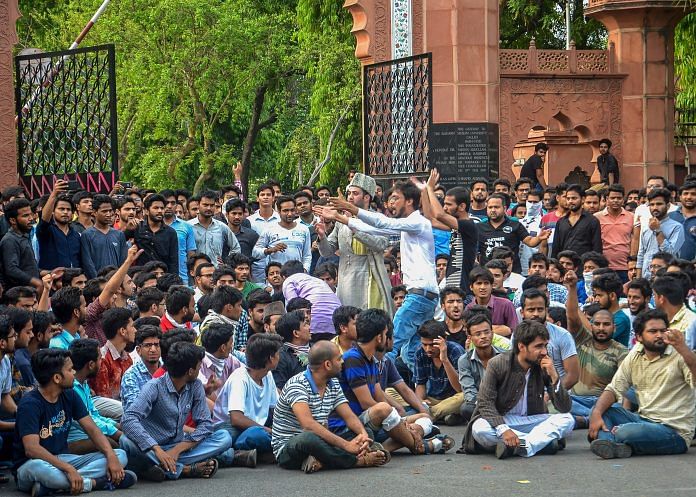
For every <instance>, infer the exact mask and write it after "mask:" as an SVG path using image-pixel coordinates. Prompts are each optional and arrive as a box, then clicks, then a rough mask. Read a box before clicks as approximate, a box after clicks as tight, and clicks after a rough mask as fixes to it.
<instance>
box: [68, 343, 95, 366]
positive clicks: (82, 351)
mask: <svg viewBox="0 0 696 497" xmlns="http://www.w3.org/2000/svg"><path fill="white" fill-rule="evenodd" d="M100 353H101V352H100V351H99V342H97V341H96V340H93V339H92V338H78V339H76V340H73V341H72V342H71V343H70V357H71V358H72V362H73V368H74V369H75V371H79V370H81V369H82V368H84V367H85V366H86V365H87V364H89V363H90V362H91V361H94V362H97V360H99V354H100Z"/></svg>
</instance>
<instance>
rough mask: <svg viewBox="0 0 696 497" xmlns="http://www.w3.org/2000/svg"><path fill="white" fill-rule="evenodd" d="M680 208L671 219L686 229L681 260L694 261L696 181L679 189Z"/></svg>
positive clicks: (689, 182) (672, 213) (695, 256)
mask: <svg viewBox="0 0 696 497" xmlns="http://www.w3.org/2000/svg"><path fill="white" fill-rule="evenodd" d="M679 201H680V203H681V205H680V206H679V208H678V209H677V210H676V211H674V212H670V214H669V217H671V218H672V219H674V220H675V221H677V222H678V223H681V225H682V227H683V228H684V244H683V245H682V247H681V250H680V251H679V258H680V259H686V260H687V261H692V260H694V258H696V181H687V182H686V183H684V185H682V187H681V188H680V189H679Z"/></svg>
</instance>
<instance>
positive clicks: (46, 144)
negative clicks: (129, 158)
mask: <svg viewBox="0 0 696 497" xmlns="http://www.w3.org/2000/svg"><path fill="white" fill-rule="evenodd" d="M15 74H16V78H17V84H16V88H15V92H16V95H15V96H16V99H15V101H16V102H17V116H18V122H17V141H18V150H17V152H18V154H17V155H18V164H17V167H18V172H19V178H20V181H21V183H22V184H23V185H24V187H25V188H26V190H27V193H28V194H29V195H30V196H31V197H32V198H34V197H37V196H40V195H44V194H45V193H48V192H49V191H50V190H51V189H52V187H53V182H54V179H55V178H63V179H71V180H77V181H78V182H79V183H80V184H81V186H82V188H84V189H85V190H88V191H93V192H97V191H101V192H108V191H110V190H111V189H112V187H113V184H114V182H115V181H116V178H117V158H118V150H117V143H118V142H117V134H116V79H115V58H114V46H113V45H103V46H97V47H88V48H79V49H76V50H66V51H61V52H50V53H40V54H34V55H22V56H17V57H15Z"/></svg>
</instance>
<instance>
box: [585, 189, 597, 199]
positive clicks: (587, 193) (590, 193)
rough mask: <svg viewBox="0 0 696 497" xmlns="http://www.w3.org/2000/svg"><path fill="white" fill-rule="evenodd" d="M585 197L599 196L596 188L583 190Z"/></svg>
mask: <svg viewBox="0 0 696 497" xmlns="http://www.w3.org/2000/svg"><path fill="white" fill-rule="evenodd" d="M585 197H599V192H598V191H596V190H591V189H588V190H585Z"/></svg>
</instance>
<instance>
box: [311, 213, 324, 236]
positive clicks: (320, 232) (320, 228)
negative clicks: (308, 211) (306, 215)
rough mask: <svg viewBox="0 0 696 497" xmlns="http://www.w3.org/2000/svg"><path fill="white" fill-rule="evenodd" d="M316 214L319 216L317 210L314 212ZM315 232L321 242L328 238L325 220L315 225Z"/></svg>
mask: <svg viewBox="0 0 696 497" xmlns="http://www.w3.org/2000/svg"><path fill="white" fill-rule="evenodd" d="M314 213H315V214H317V212H316V210H314ZM317 216H321V214H317ZM322 217H323V216H322ZM314 231H315V233H316V234H317V237H318V238H319V240H323V239H324V238H326V224H325V223H324V220H323V219H320V220H319V222H318V223H317V224H315V225H314Z"/></svg>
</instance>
